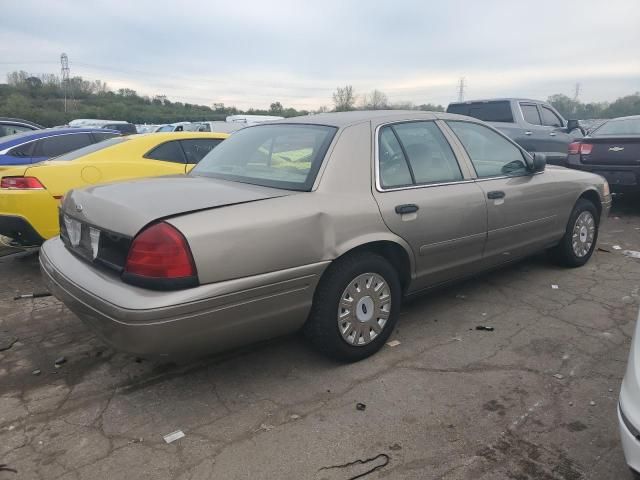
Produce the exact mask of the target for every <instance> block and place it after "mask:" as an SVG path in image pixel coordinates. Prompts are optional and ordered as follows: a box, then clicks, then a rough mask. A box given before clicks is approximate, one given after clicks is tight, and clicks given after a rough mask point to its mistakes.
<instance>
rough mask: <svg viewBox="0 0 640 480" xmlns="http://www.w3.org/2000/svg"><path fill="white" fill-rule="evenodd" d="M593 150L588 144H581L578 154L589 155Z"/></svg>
mask: <svg viewBox="0 0 640 480" xmlns="http://www.w3.org/2000/svg"><path fill="white" fill-rule="evenodd" d="M591 150H593V145H591V144H590V143H581V144H580V154H581V155H589V154H590V153H591Z"/></svg>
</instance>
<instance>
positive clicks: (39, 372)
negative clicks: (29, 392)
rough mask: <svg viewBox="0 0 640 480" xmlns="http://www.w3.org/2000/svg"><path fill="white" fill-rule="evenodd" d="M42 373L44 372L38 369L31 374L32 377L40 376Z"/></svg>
mask: <svg viewBox="0 0 640 480" xmlns="http://www.w3.org/2000/svg"><path fill="white" fill-rule="evenodd" d="M41 373H42V370H40V369H39V368H36V369H35V370H34V371H33V372H31V375H40V374H41Z"/></svg>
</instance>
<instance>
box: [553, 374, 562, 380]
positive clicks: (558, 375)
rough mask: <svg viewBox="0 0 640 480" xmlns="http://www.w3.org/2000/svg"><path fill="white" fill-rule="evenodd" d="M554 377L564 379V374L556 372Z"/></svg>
mask: <svg viewBox="0 0 640 480" xmlns="http://www.w3.org/2000/svg"><path fill="white" fill-rule="evenodd" d="M554 378H557V379H558V380H562V379H563V378H564V375H562V374H561V373H556V374H555V375H554Z"/></svg>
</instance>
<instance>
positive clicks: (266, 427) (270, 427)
mask: <svg viewBox="0 0 640 480" xmlns="http://www.w3.org/2000/svg"><path fill="white" fill-rule="evenodd" d="M274 428H275V427H274V426H273V425H269V424H268V423H261V424H260V426H259V427H258V428H257V429H256V430H255V431H256V432H257V431H258V430H264V431H265V432H269V431H271V430H273V429H274Z"/></svg>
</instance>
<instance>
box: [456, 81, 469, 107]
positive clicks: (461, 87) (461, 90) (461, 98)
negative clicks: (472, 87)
mask: <svg viewBox="0 0 640 480" xmlns="http://www.w3.org/2000/svg"><path fill="white" fill-rule="evenodd" d="M466 86H467V85H466V83H465V78H464V77H460V81H459V82H458V101H459V102H464V89H465V87H466Z"/></svg>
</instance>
